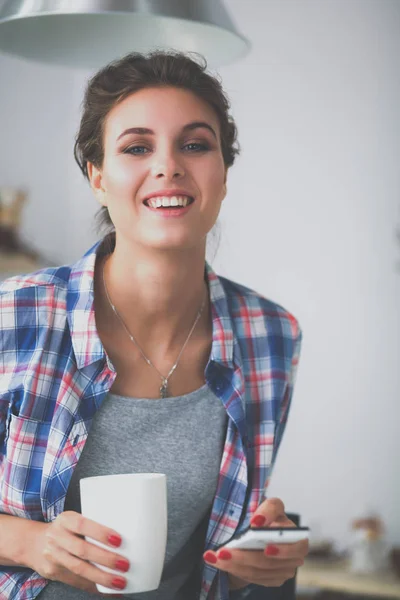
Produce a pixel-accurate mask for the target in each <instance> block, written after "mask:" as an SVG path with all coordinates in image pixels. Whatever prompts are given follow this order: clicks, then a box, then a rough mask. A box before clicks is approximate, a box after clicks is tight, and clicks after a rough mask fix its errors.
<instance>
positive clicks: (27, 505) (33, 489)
mask: <svg viewBox="0 0 400 600" xmlns="http://www.w3.org/2000/svg"><path fill="white" fill-rule="evenodd" d="M50 425H51V423H46V422H42V421H36V420H34V419H28V418H26V417H21V416H19V415H15V414H13V412H12V411H11V410H10V411H9V413H8V419H7V431H6V436H5V443H4V445H5V457H4V465H3V473H2V487H1V498H0V502H1V504H0V511H1V510H4V512H7V513H10V514H13V515H16V516H21V517H26V516H27V514H29V517H30V518H31V519H36V520H43V514H42V503H41V486H42V470H43V464H44V459H45V455H46V449H47V440H48V437H49V432H50Z"/></svg>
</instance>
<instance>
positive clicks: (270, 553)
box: [265, 546, 279, 556]
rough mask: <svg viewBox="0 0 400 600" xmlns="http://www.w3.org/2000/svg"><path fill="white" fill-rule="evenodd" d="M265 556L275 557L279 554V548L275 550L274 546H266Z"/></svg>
mask: <svg viewBox="0 0 400 600" xmlns="http://www.w3.org/2000/svg"><path fill="white" fill-rule="evenodd" d="M265 554H266V555H267V556H276V555H277V554H279V548H277V547H276V546H267V548H266V550H265Z"/></svg>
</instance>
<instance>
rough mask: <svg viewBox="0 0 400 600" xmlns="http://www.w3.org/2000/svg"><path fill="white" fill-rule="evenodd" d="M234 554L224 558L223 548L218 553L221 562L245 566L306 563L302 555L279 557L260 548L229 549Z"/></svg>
mask: <svg viewBox="0 0 400 600" xmlns="http://www.w3.org/2000/svg"><path fill="white" fill-rule="evenodd" d="M225 552H226V551H225ZM229 552H230V554H231V556H232V558H230V559H226V560H223V559H222V558H220V556H221V555H222V556H223V555H224V552H223V551H222V552H221V550H220V551H218V552H217V553H216V556H217V558H218V561H219V563H220V564H222V563H223V564H225V565H226V566H227V565H228V564H230V565H235V566H236V565H238V566H239V565H240V566H243V567H251V568H255V569H265V570H273V569H296V568H297V567H300V566H301V565H303V564H304V560H303V558H302V557H301V556H295V557H293V558H282V557H280V558H278V555H277V556H276V557H275V556H266V555H265V553H264V552H261V551H260V550H233V549H229Z"/></svg>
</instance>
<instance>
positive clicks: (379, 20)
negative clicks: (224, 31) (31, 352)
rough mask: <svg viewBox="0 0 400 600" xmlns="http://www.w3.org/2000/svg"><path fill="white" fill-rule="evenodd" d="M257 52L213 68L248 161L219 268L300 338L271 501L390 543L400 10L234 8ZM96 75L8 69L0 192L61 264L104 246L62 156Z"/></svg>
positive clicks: (397, 401)
mask: <svg viewBox="0 0 400 600" xmlns="http://www.w3.org/2000/svg"><path fill="white" fill-rule="evenodd" d="M226 4H227V6H228V8H229V9H230V10H231V12H232V16H233V18H234V19H235V20H236V21H237V24H238V26H239V28H240V29H241V31H242V32H243V33H244V34H245V35H246V36H247V37H248V38H250V40H251V42H252V44H253V48H252V52H251V53H250V54H249V55H248V57H246V58H245V59H244V60H242V61H240V62H238V63H236V64H235V65H232V66H229V67H225V68H223V69H220V71H219V72H220V74H221V75H222V78H223V82H224V86H225V89H226V90H227V92H228V94H229V95H230V98H231V100H232V105H233V106H232V112H233V114H234V116H235V118H236V120H237V124H238V127H239V139H240V142H241V145H242V156H241V157H240V158H239V159H238V161H237V164H236V165H235V166H234V167H233V170H232V171H231V173H230V174H229V179H228V196H227V198H226V200H225V202H224V206H223V210H222V213H221V217H220V221H221V224H222V237H221V244H220V247H219V250H218V253H217V256H216V258H215V260H214V263H213V266H214V268H215V269H216V270H217V272H219V273H220V274H221V275H225V276H227V277H230V278H231V279H234V280H236V281H239V282H241V283H243V284H245V285H248V286H249V287H252V288H254V289H256V290H257V291H259V292H260V293H263V294H264V295H266V296H268V297H269V298H271V299H272V300H275V301H276V302H278V303H280V304H282V305H283V306H284V307H285V308H287V309H289V310H290V311H291V312H292V313H293V314H294V315H295V316H296V317H297V318H298V319H299V320H300V323H301V326H302V328H303V332H304V342H303V353H302V357H301V361H300V366H299V372H298V379H297V385H296V389H295V395H294V400H293V404H292V410H291V414H290V417H289V422H288V426H287V430H286V434H285V436H284V440H283V444H282V447H281V450H280V452H279V456H278V460H277V464H276V468H275V472H274V475H273V478H272V482H271V488H270V494H271V495H276V496H279V497H281V498H282V499H283V500H284V502H285V503H286V506H287V509H288V510H289V511H293V512H299V513H300V514H301V515H302V518H303V522H304V523H306V524H310V525H311V526H313V527H314V528H315V530H316V531H318V532H319V533H320V534H321V535H327V536H331V537H332V538H333V539H334V540H335V541H336V542H337V543H339V544H344V543H346V542H347V541H348V539H349V523H350V521H351V519H352V518H353V517H356V516H359V514H360V511H363V510H365V509H367V508H368V507H370V508H372V509H375V510H376V511H377V512H378V513H379V514H380V515H381V516H382V517H383V519H384V520H385V522H386V524H387V526H388V528H389V539H390V541H392V542H393V543H397V544H399V543H400V517H399V506H400V436H399V434H398V427H399V424H400V398H399V390H400V385H399V384H400V381H399V379H400V375H399V373H400V369H399V357H400V352H399V350H400V348H399V346H400V342H399V339H400V323H399V320H400V318H399V306H400V273H396V271H395V268H396V263H397V262H398V260H399V259H400V252H399V249H398V248H397V247H396V240H395V233H394V232H395V228H396V223H398V222H399V221H400V211H399V193H400V169H399V162H400V161H399V159H400V142H399V140H400V111H399V106H400V79H399V69H398V57H399V56H400V2H398V1H397V0H363V2H361V1H358V0H324V2H321V1H317V0H314V1H313V0H301V1H298V0H263V1H261V0H246V2H243V1H241V0H229V1H227V2H226ZM87 75H88V74H86V73H83V74H82V73H79V72H76V71H73V70H65V69H62V70H58V69H56V68H54V67H45V66H41V65H34V64H31V63H28V62H25V61H22V60H18V59H15V58H10V57H8V56H5V55H0V87H1V94H0V132H1V133H0V135H1V141H2V143H1V145H0V185H21V184H22V185H24V186H26V187H27V188H28V190H29V193H30V203H29V206H28V207H27V209H26V211H25V213H24V226H23V235H24V238H25V239H26V240H27V241H30V243H32V244H33V245H34V246H35V247H36V248H38V249H39V250H41V251H42V252H43V253H44V254H45V255H46V256H49V257H50V256H51V257H52V258H53V260H54V264H62V263H65V262H70V261H73V260H76V259H77V258H78V257H79V256H80V255H81V254H82V253H83V252H84V251H85V250H87V249H88V248H89V246H90V245H91V244H92V243H94V241H95V239H96V236H95V234H94V232H93V231H92V229H91V228H92V224H93V216H94V213H95V211H96V210H97V204H96V202H95V200H94V198H93V197H92V195H91V192H90V190H89V188H88V186H87V184H86V183H85V182H84V181H83V178H82V176H81V174H80V172H79V170H78V167H77V166H76V165H75V163H74V160H73V158H72V148H73V141H74V135H75V130H76V127H77V124H78V120H79V105H80V102H81V99H82V93H83V86H84V82H85V79H86V77H87Z"/></svg>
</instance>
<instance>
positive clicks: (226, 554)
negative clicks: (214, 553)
mask: <svg viewBox="0 0 400 600" xmlns="http://www.w3.org/2000/svg"><path fill="white" fill-rule="evenodd" d="M218 558H221V559H222V560H229V559H230V558H232V554H231V553H230V552H229V550H220V551H219V552H218Z"/></svg>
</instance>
